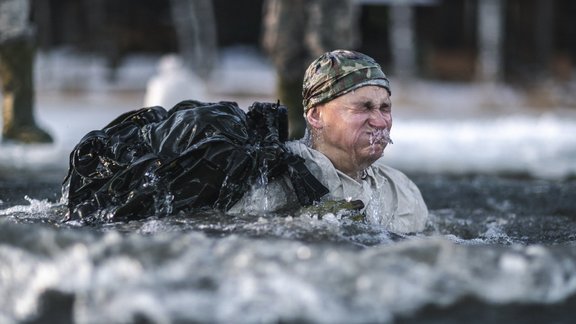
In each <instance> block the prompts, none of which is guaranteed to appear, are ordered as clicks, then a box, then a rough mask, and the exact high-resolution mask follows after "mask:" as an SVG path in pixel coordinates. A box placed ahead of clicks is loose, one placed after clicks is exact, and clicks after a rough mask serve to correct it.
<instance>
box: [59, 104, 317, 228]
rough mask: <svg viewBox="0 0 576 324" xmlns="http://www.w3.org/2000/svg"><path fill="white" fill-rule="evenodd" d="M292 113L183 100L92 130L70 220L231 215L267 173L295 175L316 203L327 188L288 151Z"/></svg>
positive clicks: (76, 159) (72, 191) (79, 155)
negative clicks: (205, 210) (196, 211)
mask: <svg viewBox="0 0 576 324" xmlns="http://www.w3.org/2000/svg"><path fill="white" fill-rule="evenodd" d="M286 137H287V120H286V109H285V108H284V107H283V106H280V105H278V104H272V103H258V102H257V103H254V104H253V105H252V106H251V107H250V108H249V111H248V113H245V112H244V111H243V110H242V109H240V108H239V107H238V105H237V104H236V103H234V102H218V103H203V102H199V101H191V100H189V101H183V102H181V103H179V104H178V105H176V106H175V107H174V108H172V109H171V110H169V111H166V110H164V109H163V108H162V107H159V106H157V107H150V108H142V109H140V110H136V111H133V112H128V113H125V114H123V115H121V116H119V117H118V118H116V119H115V120H113V121H112V122H111V123H110V124H108V125H107V126H106V127H104V128H103V129H102V130H96V131H92V132H90V133H88V134H87V135H86V136H85V137H84V138H83V139H82V140H81V141H80V143H78V145H77V146H76V147H75V148H74V150H73V151H72V153H71V155H70V167H69V172H68V175H67V177H66V179H65V180H64V183H63V193H64V196H65V197H67V198H68V215H67V216H66V220H82V221H85V222H88V223H94V222H111V221H126V220H131V219H139V218H144V217H148V216H165V215H169V214H172V213H175V212H178V211H182V210H187V209H191V208H201V207H209V208H215V209H219V210H223V211H226V210H228V209H230V208H231V207H232V206H233V205H234V204H235V203H236V202H237V201H238V200H240V198H241V197H242V196H243V195H244V193H245V192H246V191H248V190H249V189H250V187H251V186H252V185H253V184H254V183H256V181H257V180H258V179H260V178H261V177H262V176H265V177H268V178H270V179H274V178H276V177H280V176H287V177H288V178H289V179H290V180H291V182H292V186H293V187H294V189H295V190H296V195H297V197H298V201H299V203H300V204H302V205H309V204H311V203H313V202H314V201H316V200H318V199H319V198H320V197H321V196H323V195H324V194H326V193H327V189H326V188H325V187H324V186H322V185H321V183H320V182H318V180H316V179H315V178H314V177H313V176H312V175H311V174H310V172H309V171H308V170H307V169H306V167H305V165H304V161H303V159H302V158H301V157H298V156H296V155H294V154H291V153H290V152H288V151H287V149H286V148H285V146H284V141H285V140H286Z"/></svg>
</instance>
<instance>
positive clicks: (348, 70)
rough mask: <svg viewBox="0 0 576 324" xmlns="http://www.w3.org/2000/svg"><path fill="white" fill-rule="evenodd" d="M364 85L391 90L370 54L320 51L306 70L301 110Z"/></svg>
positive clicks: (346, 51)
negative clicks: (302, 107)
mask: <svg viewBox="0 0 576 324" xmlns="http://www.w3.org/2000/svg"><path fill="white" fill-rule="evenodd" d="M367 85H374V86H379V87H383V88H385V89H386V90H388V92H390V93H391V90H390V82H389V81H388V78H387V77H386V75H385V74H384V72H382V69H381V68H380V65H379V64H378V63H376V61H374V59H372V58H371V57H369V56H367V55H365V54H362V53H359V52H354V51H348V50H335V51H331V52H327V53H324V54H323V55H322V56H320V57H319V58H317V59H316V60H315V61H314V62H312V63H311V64H310V66H309V67H308V69H306V73H305V75H304V85H303V89H302V97H303V101H302V105H303V106H304V111H308V109H310V108H312V107H314V106H316V105H318V104H322V103H325V102H328V101H330V100H332V99H334V98H336V97H339V96H342V95H344V94H346V93H348V92H350V91H352V90H355V89H358V88H360V87H363V86H367Z"/></svg>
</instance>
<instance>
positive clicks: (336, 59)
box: [233, 50, 428, 233]
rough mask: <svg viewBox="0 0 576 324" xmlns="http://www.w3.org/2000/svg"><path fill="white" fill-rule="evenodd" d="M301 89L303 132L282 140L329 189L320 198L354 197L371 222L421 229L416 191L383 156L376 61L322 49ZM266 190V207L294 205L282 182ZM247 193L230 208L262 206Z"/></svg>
mask: <svg viewBox="0 0 576 324" xmlns="http://www.w3.org/2000/svg"><path fill="white" fill-rule="evenodd" d="M302 95H303V106H304V117H305V119H306V124H307V134H306V136H305V138H304V139H303V140H301V141H292V142H288V143H286V146H287V147H288V149H289V150H290V151H291V152H292V153H295V154H297V155H299V156H301V157H303V158H304V159H305V161H306V162H305V164H306V166H307V168H308V169H309V170H310V172H311V173H312V174H313V175H314V176H315V177H316V178H317V179H318V180H320V182H322V184H323V185H324V186H325V187H327V188H328V189H329V193H328V194H327V195H326V196H324V197H323V201H341V200H346V201H357V200H360V201H362V203H363V205H364V207H363V209H362V212H363V213H364V214H365V215H366V218H367V220H368V221H369V222H371V223H375V224H381V225H384V226H386V228H387V229H388V230H390V231H393V232H400V233H407V232H415V231H421V230H423V229H424V227H425V224H426V220H427V218H428V209H427V207H426V204H425V202H424V200H423V198H422V195H421V194H420V191H419V190H418V188H417V187H416V185H415V184H414V183H413V182H412V181H411V180H410V179H408V178H407V177H406V176H405V175H404V174H403V173H401V172H400V171H398V170H395V169H393V168H391V167H389V166H386V165H385V164H384V161H383V159H382V155H383V152H384V149H385V148H386V146H387V145H388V144H391V143H392V141H391V139H390V137H389V132H390V129H391V128H392V103H391V99H390V95H391V90H390V82H389V81H388V79H387V77H386V75H385V74H384V73H383V72H382V69H381V68H380V65H379V64H378V63H376V62H375V61H374V60H373V59H372V58H370V57H369V56H366V55H364V54H361V53H358V52H353V51H347V50H336V51H331V52H327V53H325V54H323V55H322V56H320V57H319V58H317V59H316V60H315V61H314V62H312V63H311V64H310V66H309V67H308V69H307V70H306V74H305V76H304V84H303V91H302ZM265 191H266V192H265V197H266V198H265V201H266V204H265V205H266V206H264V208H265V209H268V210H278V209H282V208H286V207H288V206H294V205H295V204H297V200H296V199H295V195H294V189H293V188H291V185H290V183H289V182H288V181H273V182H271V183H270V184H268V187H267V188H266V190H265ZM260 194H261V193H260ZM250 198H253V199H254V198H255V199H259V200H260V199H261V196H259V194H258V193H257V192H255V193H253V194H252V195H251V197H245V198H244V199H243V200H242V201H240V202H239V203H238V204H237V205H236V206H235V207H234V208H233V210H238V209H240V210H244V211H246V210H248V209H252V208H254V206H257V207H256V208H260V209H262V208H261V207H262V204H254V203H251V199H250Z"/></svg>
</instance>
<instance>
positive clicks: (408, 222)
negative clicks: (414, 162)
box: [232, 141, 428, 233]
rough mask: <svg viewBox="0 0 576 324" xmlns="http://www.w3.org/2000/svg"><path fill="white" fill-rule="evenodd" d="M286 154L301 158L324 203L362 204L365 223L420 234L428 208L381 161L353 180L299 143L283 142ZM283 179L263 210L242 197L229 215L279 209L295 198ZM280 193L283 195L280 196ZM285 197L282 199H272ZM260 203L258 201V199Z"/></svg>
mask: <svg viewBox="0 0 576 324" xmlns="http://www.w3.org/2000/svg"><path fill="white" fill-rule="evenodd" d="M286 147H287V148H288V150H289V151H290V152H292V153H293V154H296V155H298V156H301V157H303V158H304V159H305V161H306V162H305V165H306V167H307V169H308V170H310V172H311V173H312V174H313V175H314V176H315V177H316V178H317V179H320V181H321V182H322V184H323V185H324V186H326V187H327V188H328V190H329V193H328V194H327V195H325V196H323V197H322V199H321V202H326V201H341V200H345V201H362V203H363V205H364V206H363V208H362V210H361V213H363V214H364V215H365V219H366V221H367V222H368V223H371V224H378V225H382V226H383V227H384V228H386V230H389V231H392V232H394V233H410V232H420V231H422V230H423V229H424V227H425V225H426V222H427V220H428V208H427V206H426V203H425V201H424V199H423V197H422V194H421V193H420V190H419V189H418V187H417V186H416V184H414V182H412V180H410V179H409V178H408V177H407V176H406V175H405V174H404V173H402V172H400V171H399V170H396V169H394V168H391V167H389V166H387V165H385V164H384V161H383V159H379V160H377V161H376V162H374V163H373V164H372V165H371V166H370V167H368V168H367V169H366V177H365V178H364V179H362V180H360V181H356V180H354V179H352V178H350V177H349V176H347V175H346V174H344V173H342V172H341V171H339V170H338V169H336V168H335V167H334V165H333V164H332V162H330V160H329V159H328V158H327V157H326V156H325V155H324V154H322V153H321V152H319V151H316V150H314V149H312V148H310V147H309V146H307V145H305V144H304V143H303V142H302V141H290V142H287V143H286ZM284 180H287V179H277V180H276V181H274V182H273V183H271V184H270V185H269V189H268V190H267V192H266V193H267V194H269V196H266V197H265V199H263V200H265V201H267V202H268V206H266V207H267V210H262V206H255V204H253V203H251V202H250V200H249V198H248V199H246V198H247V197H244V198H243V199H242V200H241V201H240V202H239V203H238V204H237V206H234V208H233V209H232V211H233V212H249V213H250V212H260V211H268V212H271V211H277V210H283V209H285V208H287V207H289V206H290V205H291V204H293V203H294V202H295V201H296V200H297V199H296V197H294V193H293V192H294V190H292V189H291V188H290V182H289V181H284ZM282 191H284V193H281V192H282ZM277 197H285V199H276V198H277ZM261 200H262V198H261Z"/></svg>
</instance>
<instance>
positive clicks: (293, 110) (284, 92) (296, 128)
mask: <svg viewBox="0 0 576 324" xmlns="http://www.w3.org/2000/svg"><path fill="white" fill-rule="evenodd" d="M276 86H277V89H276V93H277V94H278V99H280V103H281V104H283V105H284V106H286V107H288V129H289V131H288V132H289V134H288V137H289V138H290V139H300V138H302V137H303V136H304V131H305V130H306V122H305V120H304V116H303V114H304V109H303V108H302V81H301V80H296V81H291V80H286V79H284V78H282V77H281V76H278V83H277V85H276Z"/></svg>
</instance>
